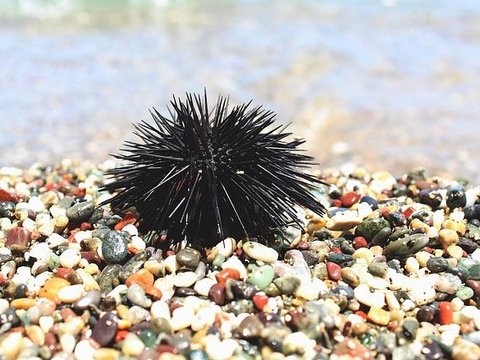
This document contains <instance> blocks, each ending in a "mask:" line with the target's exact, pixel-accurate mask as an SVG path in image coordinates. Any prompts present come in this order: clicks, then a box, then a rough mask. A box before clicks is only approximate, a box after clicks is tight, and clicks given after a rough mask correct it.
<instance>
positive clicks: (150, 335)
mask: <svg viewBox="0 0 480 360" xmlns="http://www.w3.org/2000/svg"><path fill="white" fill-rule="evenodd" d="M138 337H139V338H140V340H142V342H143V343H144V344H145V347H147V348H151V347H154V346H155V343H156V341H157V335H156V334H155V333H154V332H153V331H152V330H143V331H142V332H141V333H140V335H138Z"/></svg>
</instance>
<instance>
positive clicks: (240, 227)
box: [104, 94, 325, 246]
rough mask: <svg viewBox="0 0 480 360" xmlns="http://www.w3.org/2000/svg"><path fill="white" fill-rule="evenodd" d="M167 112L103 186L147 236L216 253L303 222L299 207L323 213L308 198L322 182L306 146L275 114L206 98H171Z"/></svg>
mask: <svg viewBox="0 0 480 360" xmlns="http://www.w3.org/2000/svg"><path fill="white" fill-rule="evenodd" d="M169 111H170V116H171V119H169V118H166V117H164V116H162V115H161V114H160V113H159V112H158V111H157V110H156V109H153V111H151V114H152V117H153V120H154V122H155V123H154V124H153V125H151V124H148V123H147V122H145V121H141V122H140V123H139V124H137V125H135V129H136V131H135V132H134V134H135V135H137V136H138V137H139V138H140V139H141V140H142V143H135V142H130V141H126V142H125V144H124V148H123V149H121V154H118V155H114V156H115V157H116V158H118V159H121V160H125V161H126V164H125V165H123V166H120V167H117V168H114V169H112V170H110V171H109V175H112V176H113V177H114V180H113V181H112V182H110V183H108V184H106V185H105V186H104V189H105V190H108V191H111V192H117V194H116V195H115V196H114V197H112V198H111V199H109V200H108V201H107V202H108V203H111V205H112V206H113V207H114V208H120V209H125V208H128V207H131V206H134V207H135V208H136V209H137V210H138V212H139V213H140V220H141V224H142V227H143V228H144V229H148V230H159V231H162V230H166V231H167V236H168V238H169V240H170V241H171V242H173V243H178V242H180V241H184V240H186V241H187V242H188V243H190V244H192V245H195V246H210V245H213V244H215V243H216V242H218V241H219V240H223V239H224V238H225V237H234V238H237V239H238V238H243V237H245V236H262V235H264V234H265V233H266V232H267V231H268V230H269V229H271V228H274V227H279V226H284V225H286V224H287V223H289V222H291V221H292V220H293V221H295V222H297V223H300V219H298V215H297V212H296V210H295V205H301V206H304V207H306V208H309V209H310V210H312V211H314V212H315V213H317V214H319V215H321V214H323V213H324V210H325V209H324V208H323V206H322V205H321V204H320V203H319V202H318V201H317V200H316V199H315V198H314V196H312V194H311V193H310V191H309V189H310V188H311V187H312V186H315V185H319V184H320V183H321V182H320V181H319V180H318V179H317V178H316V177H314V176H313V175H310V174H306V173H304V172H302V171H301V170H300V169H301V168H306V167H309V166H311V165H313V164H314V163H313V159H312V158H311V157H310V156H307V155H304V154H301V153H300V150H299V149H298V148H297V147H298V146H299V145H300V144H302V143H303V142H304V140H300V139H295V140H292V141H287V140H286V139H285V138H286V137H287V136H288V135H291V133H287V132H284V130H285V127H284V126H277V127H274V128H272V126H271V125H273V123H274V117H275V114H274V113H273V112H271V111H265V110H263V109H262V108H261V107H260V106H258V107H254V108H251V107H250V103H248V104H243V105H240V106H236V107H234V108H233V109H232V110H231V111H230V112H229V111H228V99H227V98H225V97H219V99H218V101H217V103H216V104H215V106H214V107H213V108H212V109H209V108H208V104H207V96H206V94H205V95H204V96H203V97H202V96H201V95H193V94H187V95H186V100H185V101H182V100H180V99H178V98H175V97H173V100H172V101H171V109H169Z"/></svg>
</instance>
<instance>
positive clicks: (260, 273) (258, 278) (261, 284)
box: [247, 265, 274, 290]
mask: <svg viewBox="0 0 480 360" xmlns="http://www.w3.org/2000/svg"><path fill="white" fill-rule="evenodd" d="M273 277H274V271H273V268H272V267H271V266H270V265H263V266H260V267H258V268H256V269H255V270H254V271H253V272H252V273H251V274H250V275H249V276H248V278H247V283H248V284H251V285H254V286H255V287H256V288H257V289H258V290H263V289H265V288H266V287H267V286H268V285H269V284H270V283H271V282H272V280H273Z"/></svg>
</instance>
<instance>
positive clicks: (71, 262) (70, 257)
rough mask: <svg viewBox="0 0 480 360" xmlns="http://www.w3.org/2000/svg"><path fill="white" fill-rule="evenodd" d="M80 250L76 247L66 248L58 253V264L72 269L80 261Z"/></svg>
mask: <svg viewBox="0 0 480 360" xmlns="http://www.w3.org/2000/svg"><path fill="white" fill-rule="evenodd" d="M81 258H82V257H81V256H80V252H79V251H78V250H76V249H67V250H65V251H64V252H63V253H62V255H60V265H61V266H63V267H66V268H69V269H73V268H74V267H75V266H77V265H78V263H79V262H80V259H81Z"/></svg>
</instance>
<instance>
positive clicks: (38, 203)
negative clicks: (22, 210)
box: [28, 196, 45, 213]
mask: <svg viewBox="0 0 480 360" xmlns="http://www.w3.org/2000/svg"><path fill="white" fill-rule="evenodd" d="M28 208H29V209H30V210H32V211H33V212H37V213H39V212H40V211H42V210H44V209H45V204H44V203H43V202H42V200H40V198H39V197H37V196H32V197H31V198H30V199H29V200H28Z"/></svg>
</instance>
